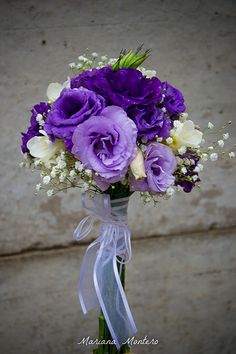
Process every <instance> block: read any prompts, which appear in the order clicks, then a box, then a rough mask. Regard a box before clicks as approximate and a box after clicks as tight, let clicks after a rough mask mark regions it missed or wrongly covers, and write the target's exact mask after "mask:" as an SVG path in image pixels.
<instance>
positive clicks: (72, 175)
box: [70, 170, 75, 178]
mask: <svg viewBox="0 0 236 354" xmlns="http://www.w3.org/2000/svg"><path fill="white" fill-rule="evenodd" d="M70 177H71V178H73V177H75V170H71V171H70Z"/></svg>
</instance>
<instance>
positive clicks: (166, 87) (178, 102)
mask: <svg viewBox="0 0 236 354" xmlns="http://www.w3.org/2000/svg"><path fill="white" fill-rule="evenodd" d="M162 88H163V94H164V95H165V97H164V101H163V105H164V107H165V108H166V110H167V112H168V113H169V114H170V115H178V114H179V113H182V112H184V111H185V109H186V107H185V105H184V97H183V95H182V93H181V92H180V91H179V90H178V89H177V88H175V87H173V86H171V85H170V84H169V83H168V82H167V81H166V82H163V83H162Z"/></svg>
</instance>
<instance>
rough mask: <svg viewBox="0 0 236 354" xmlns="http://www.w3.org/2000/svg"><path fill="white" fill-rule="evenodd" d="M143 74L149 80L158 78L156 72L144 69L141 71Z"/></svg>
mask: <svg viewBox="0 0 236 354" xmlns="http://www.w3.org/2000/svg"><path fill="white" fill-rule="evenodd" d="M141 72H142V74H143V75H144V76H146V77H147V78H148V79H151V78H152V77H153V76H156V74H157V72H156V70H146V69H144V68H143V69H142V70H141Z"/></svg>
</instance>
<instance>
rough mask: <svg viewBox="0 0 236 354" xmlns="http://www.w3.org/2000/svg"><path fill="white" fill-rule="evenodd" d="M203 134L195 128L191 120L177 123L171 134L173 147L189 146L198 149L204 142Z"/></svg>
mask: <svg viewBox="0 0 236 354" xmlns="http://www.w3.org/2000/svg"><path fill="white" fill-rule="evenodd" d="M202 136H203V133H202V132H200V131H199V130H198V129H196V128H195V125H194V123H193V122H192V121H191V120H186V121H185V122H180V121H175V122H174V128H173V129H172V132H171V137H172V139H173V147H175V148H179V147H180V146H187V147H192V148H197V147H198V146H199V145H200V144H201V141H202Z"/></svg>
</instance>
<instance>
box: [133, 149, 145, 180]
mask: <svg viewBox="0 0 236 354" xmlns="http://www.w3.org/2000/svg"><path fill="white" fill-rule="evenodd" d="M130 169H131V171H132V173H133V175H134V177H135V179H141V178H144V177H147V176H146V173H145V167H144V157H143V153H142V151H141V150H140V149H137V154H136V156H135V158H134V159H133V160H132V162H131V164H130Z"/></svg>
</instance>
